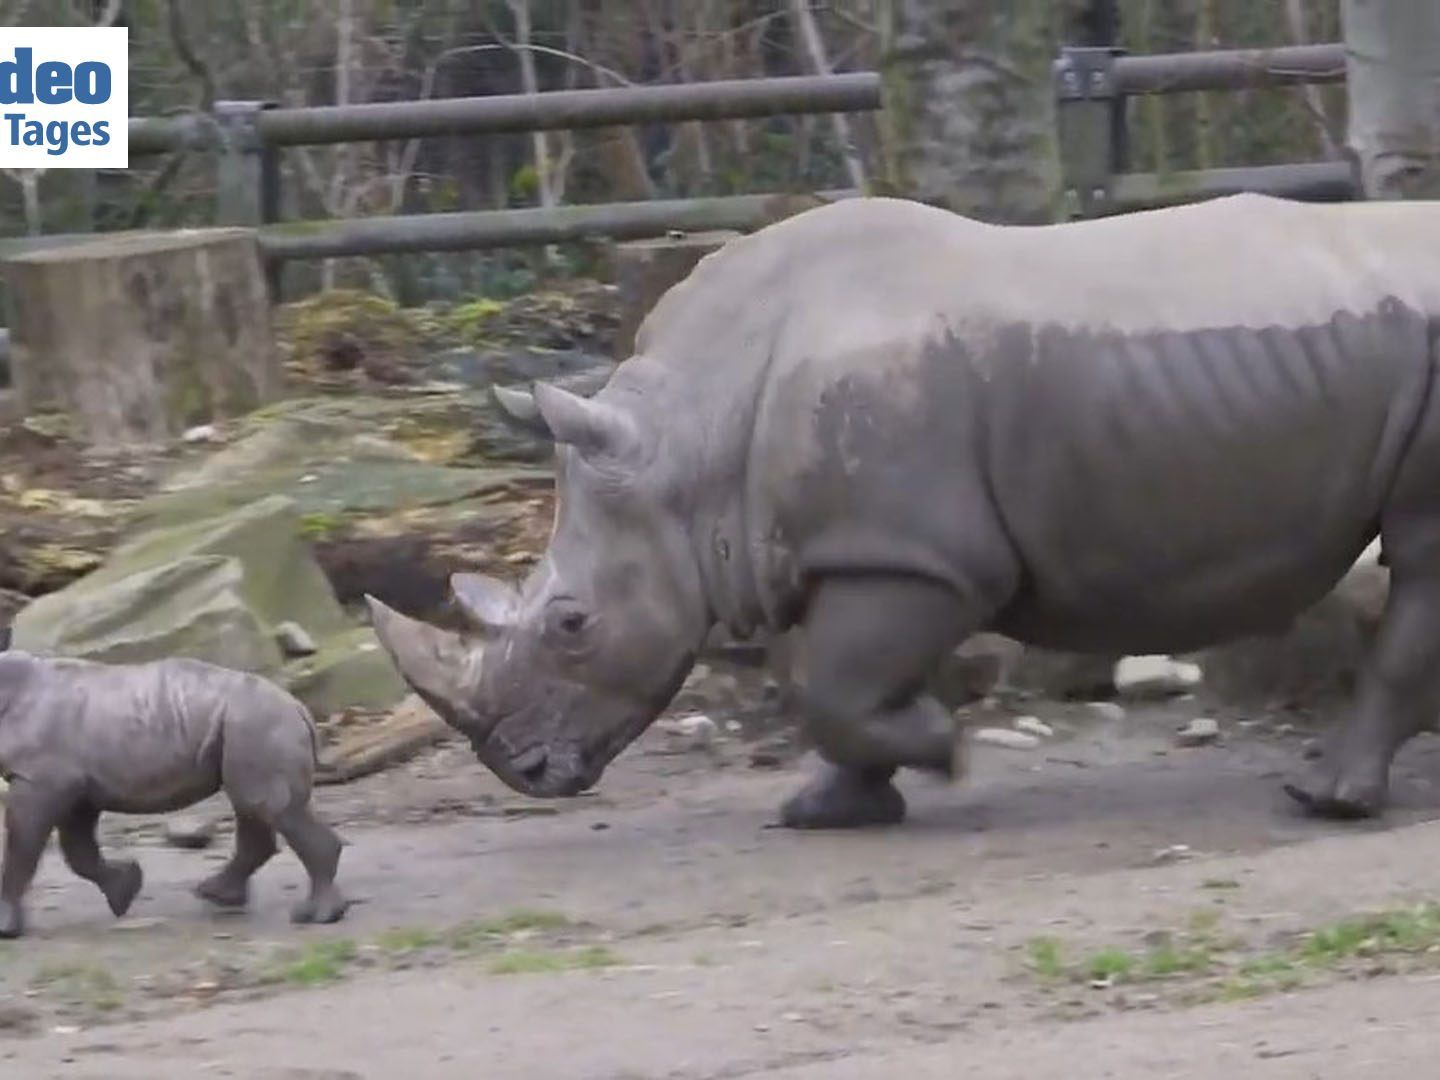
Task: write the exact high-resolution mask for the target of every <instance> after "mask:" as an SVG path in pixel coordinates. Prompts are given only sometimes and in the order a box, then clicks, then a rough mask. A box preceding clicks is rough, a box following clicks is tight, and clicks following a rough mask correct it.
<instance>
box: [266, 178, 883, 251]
mask: <svg viewBox="0 0 1440 1080" xmlns="http://www.w3.org/2000/svg"><path fill="white" fill-rule="evenodd" d="M856 194H857V193H856V192H853V191H829V192H820V193H819V195H820V197H821V198H824V199H837V198H850V197H853V196H854V195H856ZM779 197H780V196H776V195H731V196H726V197H724V198H709V199H662V200H656V201H653V202H632V203H601V204H597V205H591V206H557V207H553V208H550V209H541V208H534V209H525V210H477V211H468V212H464V211H462V212H456V213H446V214H402V215H396V216H392V217H374V218H347V219H344V220H339V221H304V222H295V223H289V224H281V225H265V226H262V227H261V228H260V230H259V236H260V246H261V249H262V250H263V251H264V253H265V255H266V257H268V258H273V259H324V258H330V257H332V256H341V255H388V254H395V253H399V252H413V251H473V250H477V249H481V248H496V247H512V246H520V245H527V244H531V245H533V244H558V243H566V242H572V241H576V240H594V239H602V238H603V239H612V240H637V239H642V238H646V237H652V236H664V235H665V234H666V233H667V232H670V231H672V230H680V231H684V232H706V231H709V230H712V229H737V230H741V231H746V230H750V229H754V228H757V227H759V226H760V225H762V224H764V223H765V222H766V221H767V220H768V216H769V214H770V212H771V210H772V206H773V203H774V200H775V199H776V198H779Z"/></svg>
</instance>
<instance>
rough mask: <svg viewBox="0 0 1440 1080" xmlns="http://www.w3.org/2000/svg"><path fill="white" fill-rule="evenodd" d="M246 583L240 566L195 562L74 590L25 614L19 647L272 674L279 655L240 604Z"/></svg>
mask: <svg viewBox="0 0 1440 1080" xmlns="http://www.w3.org/2000/svg"><path fill="white" fill-rule="evenodd" d="M244 578H245V571H244V568H243V566H242V564H241V563H240V560H238V559H235V558H229V557H226V556H223V555H194V556H186V557H181V558H178V559H175V560H172V561H169V562H166V563H163V564H161V565H159V566H156V567H154V568H150V569H142V570H136V571H135V572H134V573H131V574H128V575H126V576H124V577H121V578H119V579H118V580H116V581H113V582H111V583H110V584H108V585H101V586H98V587H91V588H83V589H82V588H80V587H79V586H78V585H77V586H72V587H71V588H70V589H65V590H62V591H61V592H58V593H51V594H50V595H49V596H47V597H42V598H41V599H39V600H37V601H35V602H34V603H32V604H30V605H29V606H28V607H26V608H25V609H24V610H23V611H22V612H21V614H20V615H19V616H18V617H17V618H16V620H15V644H16V646H17V647H19V648H23V649H28V650H30V651H32V652H39V653H46V654H50V655H58V656H80V657H84V658H86V659H89V660H100V661H104V662H106V663H116V664H122V663H134V662H138V661H144V660H151V659H155V658H157V657H162V656H189V657H194V658H196V659H200V660H209V661H212V662H214V663H217V664H222V665H224V666H225V667H229V668H234V669H236V670H237V671H254V672H273V671H276V670H277V669H278V668H279V667H280V662H281V661H280V653H279V650H278V649H277V648H276V647H275V645H274V643H273V642H272V641H271V640H270V637H269V635H268V634H267V633H266V630H265V626H264V624H263V623H262V622H261V621H260V620H259V619H258V618H257V617H256V615H255V613H254V612H253V611H252V610H251V609H250V608H249V607H247V606H246V604H245V601H244V599H243V598H242V597H241V588H242V585H243V582H244ZM83 580H84V579H82V581H83Z"/></svg>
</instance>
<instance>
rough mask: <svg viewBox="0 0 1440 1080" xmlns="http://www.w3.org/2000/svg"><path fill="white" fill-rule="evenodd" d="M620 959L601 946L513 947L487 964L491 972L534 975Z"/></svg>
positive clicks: (610, 963) (592, 967)
mask: <svg viewBox="0 0 1440 1080" xmlns="http://www.w3.org/2000/svg"><path fill="white" fill-rule="evenodd" d="M619 963H621V960H620V958H619V957H618V956H617V955H615V953H613V952H611V951H610V950H609V949H607V948H605V947H604V946H603V945H591V946H587V947H586V948H583V949H573V950H555V949H512V950H511V951H509V952H506V953H502V954H501V955H500V956H498V957H496V958H495V959H494V960H493V961H491V963H490V969H489V970H490V973H491V974H492V975H534V974H544V973H554V972H561V971H592V970H595V969H597V968H604V967H613V966H614V965H616V964H619Z"/></svg>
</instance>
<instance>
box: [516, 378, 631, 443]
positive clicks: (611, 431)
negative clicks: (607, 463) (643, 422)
mask: <svg viewBox="0 0 1440 1080" xmlns="http://www.w3.org/2000/svg"><path fill="white" fill-rule="evenodd" d="M534 400H535V407H536V408H537V409H538V410H539V412H540V415H541V417H543V418H544V420H545V425H546V427H547V428H549V430H550V434H551V435H552V437H553V438H554V439H555V441H556V442H559V443H566V444H568V445H570V446H573V447H575V449H577V450H578V451H580V453H581V455H582V456H584V457H587V458H601V457H604V458H623V457H626V456H628V455H629V454H630V452H631V451H633V450H634V449H635V448H636V447H637V446H638V445H639V441H640V435H639V430H638V429H637V428H636V425H635V421H634V420H633V419H632V418H631V416H630V414H629V413H627V412H624V411H623V410H621V409H617V408H615V406H613V405H608V404H606V403H605V402H602V401H596V400H595V399H593V398H583V397H580V396H579V395H577V394H572V393H570V391H568V390H561V389H560V388H559V387H558V386H550V385H549V384H547V383H536V384H535V393H534Z"/></svg>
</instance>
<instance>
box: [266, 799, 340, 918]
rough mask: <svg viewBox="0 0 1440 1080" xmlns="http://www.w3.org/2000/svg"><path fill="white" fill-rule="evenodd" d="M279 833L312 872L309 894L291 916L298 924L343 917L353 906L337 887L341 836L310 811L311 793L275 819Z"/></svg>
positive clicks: (309, 871) (293, 910)
mask: <svg viewBox="0 0 1440 1080" xmlns="http://www.w3.org/2000/svg"><path fill="white" fill-rule="evenodd" d="M275 827H276V828H277V829H279V830H280V835H281V836H283V837H285V841H286V842H287V843H288V844H289V845H290V846H291V848H293V849H294V851H295V854H296V855H298V856H299V857H300V861H301V862H302V863H304V864H305V872H306V873H307V874H309V875H310V895H309V896H307V897H306V898H305V899H304V900H302V901H300V903H298V904H296V905H295V907H294V908H293V909H292V910H291V912H290V919H291V921H292V922H297V923H312V922H315V923H333V922H339V921H340V919H341V918H343V917H344V915H345V911H346V909H347V908H349V906H350V901H349V900H347V899H346V898H345V897H344V896H343V895H342V894H341V892H340V890H339V889H338V888H336V886H335V871H336V869H337V868H338V867H339V865H340V847H341V844H340V838H339V837H338V836H336V835H335V832H334V830H332V829H331V828H330V826H328V825H326V824H325V823H324V822H322V821H320V820H319V819H317V818H316V817H315V815H314V814H313V813H311V812H310V804H309V797H308V793H307V796H306V799H305V800H304V801H297V802H295V803H293V804H292V805H291V806H289V807H288V808H287V809H286V810H285V812H284V813H283V814H281V815H280V816H279V817H278V818H276V819H275Z"/></svg>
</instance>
